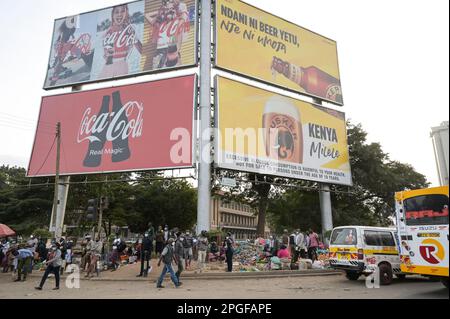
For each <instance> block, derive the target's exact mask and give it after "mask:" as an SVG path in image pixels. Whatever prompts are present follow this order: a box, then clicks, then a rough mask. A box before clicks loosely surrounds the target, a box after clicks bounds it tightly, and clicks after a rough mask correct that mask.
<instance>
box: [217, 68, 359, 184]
mask: <svg viewBox="0 0 450 319" xmlns="http://www.w3.org/2000/svg"><path fill="white" fill-rule="evenodd" d="M215 82H216V92H217V96H216V123H215V124H216V127H217V137H216V139H215V141H216V145H215V165H216V166H217V167H220V168H224V169H231V170H237V171H244V172H253V173H259V174H264V175H275V176H282V177H288V178H294V179H304V180H311V181H316V182H323V183H329V184H341V185H351V184H352V177H351V169H350V159H349V152H348V144H347V130H346V122H345V114H344V113H342V112H339V111H336V110H333V109H329V108H325V107H322V106H319V105H315V104H311V103H307V102H304V101H300V100H297V99H294V98H291V97H287V96H284V95H281V94H277V93H274V92H270V91H268V90H264V89H260V88H257V87H254V86H251V85H247V84H243V83H240V82H237V81H234V80H230V79H227V78H224V77H219V76H217V77H216V79H215ZM236 114H239V116H236Z"/></svg>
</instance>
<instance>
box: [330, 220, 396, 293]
mask: <svg viewBox="0 0 450 319" xmlns="http://www.w3.org/2000/svg"><path fill="white" fill-rule="evenodd" d="M399 250H400V249H399V242H398V239H397V233H396V229H395V228H385V227H370V226H343V227H336V228H334V229H333V232H332V233H331V239H330V248H329V261H330V266H331V267H332V268H334V269H339V270H344V271H345V273H346V277H347V278H348V279H349V280H358V278H359V277H360V276H361V275H365V276H368V275H370V274H373V273H374V272H375V271H376V270H378V272H379V279H380V284H381V285H389V284H391V283H392V279H393V275H395V276H396V277H398V278H401V279H403V278H404V277H405V274H404V273H402V272H401V269H400V255H399Z"/></svg>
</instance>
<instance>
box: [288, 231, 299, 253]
mask: <svg viewBox="0 0 450 319" xmlns="http://www.w3.org/2000/svg"><path fill="white" fill-rule="evenodd" d="M296 236H297V234H296V231H292V234H290V235H289V246H288V247H289V251H290V253H291V256H293V255H294V252H295V237H296Z"/></svg>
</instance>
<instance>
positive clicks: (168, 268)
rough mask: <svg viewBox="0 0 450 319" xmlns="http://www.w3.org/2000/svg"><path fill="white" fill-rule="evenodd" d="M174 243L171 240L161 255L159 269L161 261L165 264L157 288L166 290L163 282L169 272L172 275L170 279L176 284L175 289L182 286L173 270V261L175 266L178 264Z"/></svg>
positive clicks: (171, 239)
mask: <svg viewBox="0 0 450 319" xmlns="http://www.w3.org/2000/svg"><path fill="white" fill-rule="evenodd" d="M173 243H174V239H173V238H169V239H168V240H167V245H166V247H164V249H163V251H162V253H161V257H160V258H159V261H158V267H159V266H161V261H163V262H164V267H163V270H162V272H161V275H160V276H159V279H158V282H157V284H156V288H164V286H163V285H162V282H163V280H164V276H165V275H166V273H167V272H168V273H170V278H171V279H172V281H173V283H174V284H175V287H177V288H178V287H180V286H181V282H180V281H179V280H178V278H177V276H176V275H175V273H174V271H173V268H172V260H173V261H174V262H175V264H177V260H176V259H175V255H174V248H173Z"/></svg>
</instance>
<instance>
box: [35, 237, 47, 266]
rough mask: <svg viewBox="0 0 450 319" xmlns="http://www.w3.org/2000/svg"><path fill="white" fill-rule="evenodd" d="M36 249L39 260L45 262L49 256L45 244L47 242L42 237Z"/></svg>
mask: <svg viewBox="0 0 450 319" xmlns="http://www.w3.org/2000/svg"><path fill="white" fill-rule="evenodd" d="M36 251H37V253H38V255H39V262H43V261H44V260H45V259H46V258H47V254H48V249H47V247H46V246H45V242H44V240H43V239H42V238H40V239H39V243H38V246H37V248H36Z"/></svg>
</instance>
